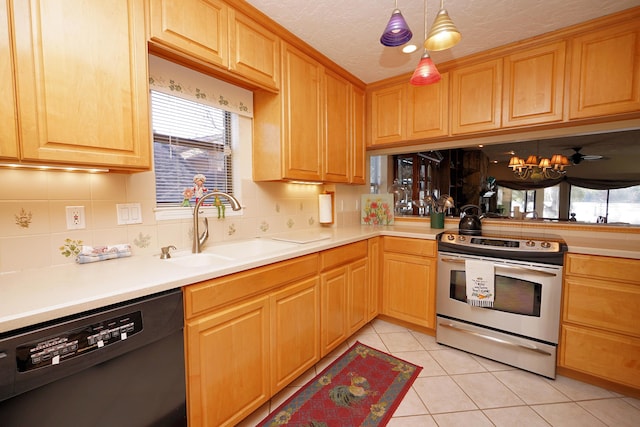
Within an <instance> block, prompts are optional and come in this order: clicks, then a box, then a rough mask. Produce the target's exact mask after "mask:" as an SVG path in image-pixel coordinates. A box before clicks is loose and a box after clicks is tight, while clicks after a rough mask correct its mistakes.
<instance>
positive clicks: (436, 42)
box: [424, 0, 462, 51]
mask: <svg viewBox="0 0 640 427" xmlns="http://www.w3.org/2000/svg"><path fill="white" fill-rule="evenodd" d="M461 38H462V34H460V31H458V29H457V28H456V26H455V24H454V23H453V21H452V20H451V18H449V13H448V12H447V10H446V9H445V8H444V0H440V10H439V11H438V14H437V15H436V19H435V20H434V21H433V25H432V26H431V31H429V35H428V36H427V37H426V39H425V41H424V48H425V49H428V50H436V51H438V50H445V49H449V48H452V47H453V46H455V45H456V44H458V42H459V41H460V39H461Z"/></svg>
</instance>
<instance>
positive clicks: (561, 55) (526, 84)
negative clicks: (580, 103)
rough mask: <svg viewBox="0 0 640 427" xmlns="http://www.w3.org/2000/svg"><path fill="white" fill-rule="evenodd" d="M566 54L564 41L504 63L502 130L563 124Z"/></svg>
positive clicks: (516, 55)
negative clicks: (525, 126)
mask: <svg viewBox="0 0 640 427" xmlns="http://www.w3.org/2000/svg"><path fill="white" fill-rule="evenodd" d="M565 50H566V43H565V42H564V41H561V42H557V43H552V44H549V45H546V46H541V47H539V48H536V49H529V50H526V51H524V52H519V53H514V54H512V55H509V56H507V57H506V58H505V59H504V94H503V102H502V126H504V127H507V126H520V125H531V124H538V123H548V122H556V121H560V120H562V112H563V101H564V69H565V67H564V64H565V56H566V55H565Z"/></svg>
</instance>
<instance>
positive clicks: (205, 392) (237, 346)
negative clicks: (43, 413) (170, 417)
mask: <svg viewBox="0 0 640 427" xmlns="http://www.w3.org/2000/svg"><path fill="white" fill-rule="evenodd" d="M268 337H269V297H268V296H263V297H259V298H254V299H251V300H249V301H247V302H245V303H241V304H237V305H233V306H231V307H229V308H226V309H221V310H217V311H215V312H212V313H211V314H207V315H204V316H199V317H197V318H195V319H193V320H190V321H188V322H187V324H186V326H185V340H186V349H185V351H186V359H187V395H188V417H189V425H190V426H226V425H229V426H232V425H235V424H236V422H237V421H239V420H240V419H242V418H243V417H244V416H246V415H247V414H250V413H251V412H252V411H253V410H255V409H256V408H257V407H259V406H260V405H261V404H262V403H264V402H265V401H267V399H269V397H270V396H271V395H270V385H269V383H270V379H269V361H270V357H269V353H270V352H269V339H268Z"/></svg>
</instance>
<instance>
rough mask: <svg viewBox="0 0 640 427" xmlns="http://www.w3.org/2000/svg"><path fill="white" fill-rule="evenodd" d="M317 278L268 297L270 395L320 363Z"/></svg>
mask: <svg viewBox="0 0 640 427" xmlns="http://www.w3.org/2000/svg"><path fill="white" fill-rule="evenodd" d="M319 294H320V292H319V287H318V278H317V277H314V278H311V279H308V280H306V281H304V282H301V283H298V284H295V285H290V286H288V287H286V288H285V289H283V290H281V291H278V292H276V293H274V294H273V295H272V296H271V325H272V332H271V366H272V372H271V377H272V381H271V394H272V395H273V394H275V393H276V392H278V391H279V390H280V389H282V388H283V387H285V386H286V385H287V384H289V383H290V382H291V381H293V380H294V379H296V378H297V377H299V376H300V375H302V374H303V373H304V372H305V371H306V370H307V369H309V368H311V367H312V366H313V365H314V364H315V363H316V362H317V361H318V360H319V359H320V347H319V346H320V337H319V334H320V296H319Z"/></svg>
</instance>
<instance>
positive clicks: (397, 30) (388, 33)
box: [380, 9, 413, 47]
mask: <svg viewBox="0 0 640 427" xmlns="http://www.w3.org/2000/svg"><path fill="white" fill-rule="evenodd" d="M411 37H413V33H412V32H411V30H410V29H409V26H408V25H407V21H405V20H404V17H403V16H402V13H400V9H395V10H394V11H393V13H392V14H391V19H389V23H388V24H387V27H386V28H385V29H384V33H382V36H380V43H382V44H383V45H385V46H390V47H394V46H401V45H403V44H405V43H406V42H408V41H409V40H411Z"/></svg>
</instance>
